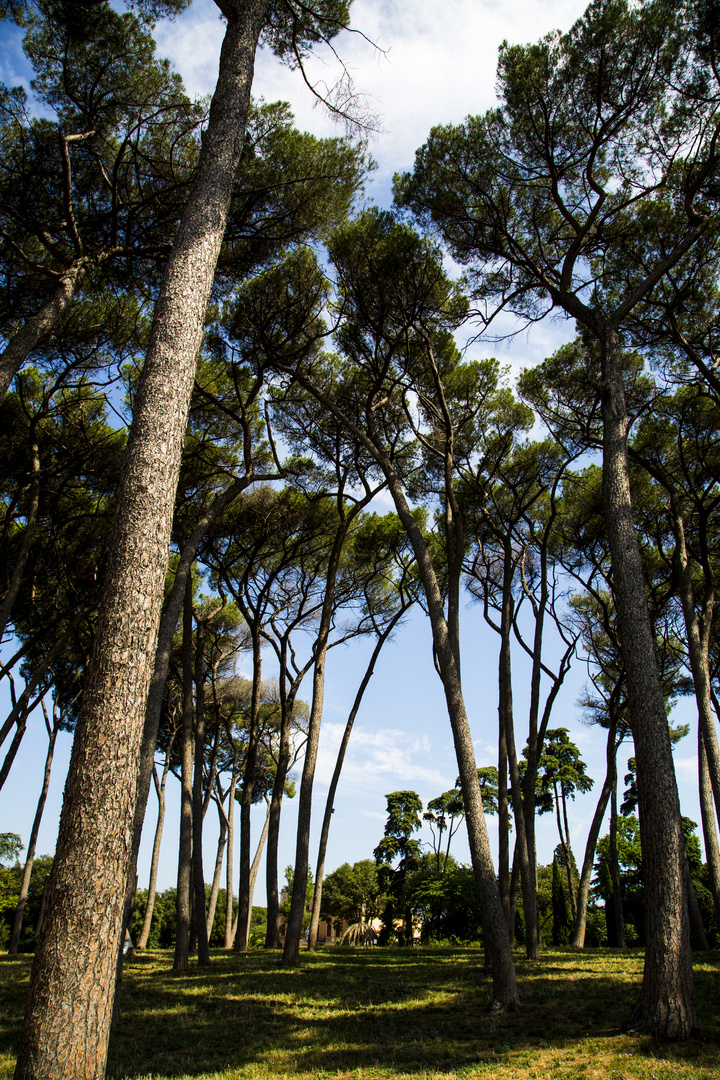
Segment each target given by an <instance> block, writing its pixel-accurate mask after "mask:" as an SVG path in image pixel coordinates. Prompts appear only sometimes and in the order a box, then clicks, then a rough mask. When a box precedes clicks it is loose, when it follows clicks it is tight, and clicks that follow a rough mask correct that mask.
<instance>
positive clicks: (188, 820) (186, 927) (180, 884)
mask: <svg viewBox="0 0 720 1080" xmlns="http://www.w3.org/2000/svg"><path fill="white" fill-rule="evenodd" d="M182 673H183V703H182V728H181V731H180V762H181V772H180V777H181V779H180V844H179V850H178V876H177V896H176V899H175V903H176V908H177V929H176V932H175V960H174V963H173V971H174V972H176V973H178V974H179V973H181V972H183V971H187V970H188V967H189V960H190V906H191V905H190V895H191V894H190V870H191V865H192V837H193V793H192V786H193V785H192V775H193V647H192V579H191V578H189V577H188V579H187V582H186V584H185V605H184V609H183V640H182ZM203 906H204V905H203Z"/></svg>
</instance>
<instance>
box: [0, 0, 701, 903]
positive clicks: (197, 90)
mask: <svg viewBox="0 0 720 1080" xmlns="http://www.w3.org/2000/svg"><path fill="white" fill-rule="evenodd" d="M584 7H585V4H584V3H582V2H577V0H534V2H518V0H505V2H494V0H492V2H490V0H484V2H481V0H413V2H412V3H409V2H405V3H390V2H384V0H355V3H354V5H353V9H352V11H353V24H354V25H355V26H356V27H357V28H358V29H359V30H361V31H362V32H363V34H364V35H366V36H367V37H368V38H370V39H371V40H372V41H374V42H375V43H376V44H377V46H378V47H379V48H378V49H375V48H373V47H372V46H370V45H369V44H368V43H367V41H365V40H364V38H362V37H361V36H359V35H345V36H344V37H343V38H341V39H338V42H337V50H338V53H339V55H340V56H341V57H342V58H343V60H344V61H345V63H346V65H347V67H348V69H349V70H350V72H351V74H352V76H353V78H354V81H355V83H356V85H357V87H358V89H359V90H360V91H361V92H363V93H365V94H366V95H367V98H368V107H369V108H370V109H371V110H372V111H373V112H375V113H376V114H377V115H378V116H379V120H380V124H381V127H382V131H381V134H380V135H379V136H378V137H377V138H376V139H375V140H374V141H372V142H371V144H370V150H371V152H372V154H373V156H374V158H375V159H376V161H377V162H378V168H377V170H376V172H375V174H374V176H373V178H372V180H371V182H370V184H369V185H368V189H367V197H368V198H369V199H370V200H373V201H376V202H379V203H380V204H381V205H388V204H389V200H390V190H391V183H392V176H393V173H394V172H396V171H402V170H405V169H409V168H411V167H412V163H413V155H414V151H415V149H416V148H417V147H418V146H419V145H420V144H421V143H422V142H423V141H424V139H425V138H426V136H427V133H428V131H429V129H430V127H431V126H433V125H435V124H440V123H450V122H458V121H460V120H462V118H463V117H464V116H465V115H467V114H468V113H476V112H481V111H483V110H484V109H486V108H488V107H490V106H491V105H492V104H493V102H494V83H495V64H496V58H497V49H498V46H499V45H500V44H501V42H502V41H503V40H504V39H508V40H510V41H513V42H524V41H532V40H535V39H537V38H538V37H540V36H541V35H543V34H545V33H548V32H550V31H551V30H552V29H554V28H560V29H563V30H564V29H568V28H569V27H570V25H571V24H572V22H573V21H574V19H576V18H577V17H578V16H579V15H580V14H581V13H582V11H583V9H584ZM222 34H223V24H222V22H221V20H220V18H219V14H218V10H217V8H216V7H215V5H214V3H213V2H212V0H195V3H193V4H192V6H191V7H190V8H189V9H188V10H187V12H185V14H184V15H183V16H182V17H181V18H179V19H177V20H175V21H173V22H163V23H161V24H160V25H159V26H158V28H157V33H156V37H157V40H158V49H159V52H160V53H161V55H165V56H168V57H169V58H170V59H171V61H172V62H173V64H174V65H175V67H176V68H177V69H178V70H179V71H180V73H181V74H182V75H183V78H184V79H185V82H186V85H187V88H188V90H189V91H190V92H191V93H193V94H197V95H203V94H208V93H211V91H212V88H213V85H214V81H215V76H216V73H217V64H218V56H219V50H220V43H221V40H222ZM18 47H19V35H18V34H17V33H16V32H15V31H14V30H11V31H10V32H7V33H6V28H5V27H3V35H2V37H1V38H0V68H1V74H2V78H3V80H4V81H5V82H6V83H9V84H10V85H14V84H16V83H18V82H20V81H24V80H26V79H27V77H28V69H27V65H26V64H25V62H24V58H22V56H21V55H20V54H19V52H18ZM380 50H382V51H380ZM337 71H338V67H337V62H336V60H335V59H334V58H333V57H332V56H331V55H330V54H329V53H327V54H325V55H321V56H319V57H317V58H315V59H312V60H311V61H310V63H309V65H308V74H309V76H310V78H311V80H313V81H320V80H324V81H325V82H327V83H332V82H333V81H334V80H335V78H336V77H337ZM254 93H255V95H256V96H260V95H262V96H264V97H265V99H266V100H268V101H272V100H277V99H283V100H286V101H290V103H291V104H292V106H293V109H294V112H295V115H296V120H297V123H298V126H300V127H302V128H304V129H307V130H310V131H313V132H314V133H315V134H318V135H325V134H328V135H329V134H336V133H337V131H336V128H335V127H334V126H333V123H332V121H331V120H330V119H329V118H328V117H327V116H326V115H325V114H324V113H323V112H322V110H321V109H319V108H317V107H315V104H314V99H313V98H312V96H311V95H310V93H309V92H308V91H307V89H306V88H305V87H304V85H303V83H302V80H301V78H300V76H299V74H298V73H297V72H292V71H290V70H288V69H287V68H284V67H281V66H280V65H279V64H278V63H277V61H276V60H275V59H274V58H273V57H272V56H270V55H266V54H262V55H260V56H259V57H258V61H257V65H256V78H255V83H254ZM508 329H514V327H508ZM572 334H573V328H572V326H571V325H569V324H568V323H567V322H566V321H551V320H546V321H545V322H543V323H540V324H538V325H536V326H534V327H533V328H532V329H531V330H530V331H528V332H524V333H522V334H520V335H519V336H517V337H514V338H513V339H512V340H511V341H510V342H509V343H507V344H505V343H496V342H487V343H485V342H482V341H480V342H477V343H475V345H474V346H473V355H475V356H477V357H483V356H497V357H498V359H500V360H502V361H503V362H504V363H509V364H510V365H511V366H512V367H514V368H516V369H517V368H519V367H521V366H525V365H530V364H533V363H535V362H537V361H539V360H541V359H543V358H544V357H545V356H547V355H549V354H550V353H551V352H553V351H554V350H555V349H556V348H557V347H558V345H559V344H561V343H562V342H563V341H566V340H568V339H569V338H570V337H571V336H572ZM365 649H366V647H365V646H351V647H348V648H344V647H341V648H339V649H336V650H333V652H332V654H331V656H330V659H329V661H328V665H327V688H326V705H325V716H324V722H323V734H322V739H321V746H320V758H319V764H318V772H317V781H316V800H315V809H314V829H313V841H312V847H311V859H312V860H313V861H314V858H315V851H316V848H317V840H316V836H317V833H318V831H319V825H320V820H321V817H322V812H323V809H324V802H325V794H326V791H327V785H328V783H329V780H330V776H331V773H332V768H333V763H334V751H335V749H336V747H337V744H338V742H339V738H340V734H341V732H342V728H343V726H344V724H345V719H346V716H347V711H348V709H349V708H350V705H351V704H352V700H353V698H354V695H355V690H356V686H357V683H358V681H359V679H360V678H361V677H362V673H363V670H364V659H363V653H364V651H365ZM463 667H464V683H465V693H466V698H467V705H468V712H469V715H470V719H471V725H472V730H473V736H474V741H475V749H476V756H477V759H478V764H492V763H493V761H494V760H495V757H496V739H497V734H496V729H497V638H496V635H495V634H494V633H493V632H492V631H491V630H489V629H488V628H487V627H486V626H485V625H484V623H483V620H482V613H481V612H480V611H479V610H478V609H477V608H470V607H469V608H468V609H467V610H465V611H464V612H463ZM267 673H268V674H270V671H269V670H268V672H267ZM585 678H586V674H585V670H584V667H583V665H582V664H580V663H577V664H576V665H575V668H574V669H573V671H572V673H571V675H570V676H569V678H568V680H567V682H566V686H565V687H564V688H563V691H562V693H561V695H560V697H559V699H558V702H557V705H556V711H555V714H554V717H553V720H552V721H551V726H554V727H559V726H564V727H568V728H570V730H571V737H572V738H573V739H574V740H575V741H576V742H577V744H578V746H579V747H580V750H581V753H582V755H583V757H584V759H585V761H586V762H587V764H588V771H589V773H590V775H592V776H593V777H594V778H595V779H596V788H595V792H594V793H591V794H590V795H589V796H585V797H582V798H579V799H578V800H577V802H576V803H575V804H573V805H572V807H571V829H572V833H573V843H574V847H575V852H576V857H577V858H578V860H579V861H580V860H581V859H582V853H583V849H584V844H585V838H586V835H587V829H588V826H589V823H590V819H591V817H592V813H593V809H594V802H595V798H596V797H597V793H598V791H599V787H600V784H601V782H602V777H603V773H604V765H605V748H604V737H603V735H602V733H599V732H597V731H596V730H595V729H591V728H587V727H585V726H583V725H581V724H579V723H578V710H577V708H576V707H575V701H576V698H577V696H578V694H579V693H580V690H581V688H582V686H583V684H584V682H585ZM309 694H310V686H309V684H308V685H307V687H306V688H305V692H304V694H301V697H305V698H308V697H309ZM514 697H515V708H516V728H517V732H518V740H519V741H520V740H521V732H522V731H523V728H525V727H526V709H527V670H526V668H525V667H524V665H523V664H522V663H521V662H520V661H518V663H517V666H516V669H515V685H514ZM686 717H687V718H688V719H689V721H690V722H691V723H693V731H694V719H693V710H692V708H691V707H690V704H689V703H688V702H684V703H683V704H682V707H681V708H680V709H679V710H678V711H677V714H676V715H675V716H674V717H673V720H674V721H676V722H677V721H678V720H680V719H684V718H686ZM69 744H70V739H69V737H68V736H62V737H61V739H60V742H59V746H58V751H57V755H56V763H55V767H54V771H53V777H54V778H53V784H52V790H51V797H50V799H49V802H48V806H47V809H46V814H45V820H44V824H43V829H42V833H41V838H40V843H39V847H38V850H39V852H41V853H44V852H52V850H53V847H54V839H55V834H56V830H57V820H58V815H59V808H60V801H61V794H62V785H63V781H64V774H65V770H66V768H67V761H68V758H69ZM44 745H45V739H44V729H43V725H42V717H41V715H40V714H39V713H38V715H37V716H36V717H34V718H33V719H32V720H31V722H30V725H29V731H28V734H27V736H26V738H25V741H24V743H23V746H22V749H21V752H20V754H19V755H18V759H17V761H16V763H15V766H14V769H13V771H12V774H11V777H10V780H9V782H8V784H7V785H6V787H5V789H4V790H3V791H2V792H1V793H0V832H4V831H12V832H18V833H20V834H21V836H22V837H23V840H25V841H27V838H28V835H29V831H30V824H31V821H32V816H33V813H34V808H35V800H36V798H37V793H38V792H39V787H40V781H41V769H42V762H43V758H44ZM630 753H631V750H630V749H629V748H628V749H627V752H625V748H624V747H623V749H622V750H621V752H620V766H619V767H620V772H621V776H622V774H623V772H624V766H625V761H626V758H627V756H629V755H630ZM676 767H677V773H678V781H679V784H680V789H681V799H682V804H683V812H684V813H685V814H687V815H688V816H690V817H692V818H693V819H694V820H696V821H699V810H698V804H697V781H696V776H697V756H696V747H695V743H694V737H693V734H691V735H689V736H688V737H687V738H686V739H685V740H683V741H682V742H681V743H680V744H679V746H678V747H677V749H676ZM456 776H457V766H456V762H455V758H454V752H453V747H452V739H451V735H450V728H449V723H448V720H447V714H446V712H445V705H444V699H443V696H442V690H441V686H440V683H439V680H438V678H437V676H436V674H435V671H434V669H433V666H432V657H431V639H430V630H429V626H428V624H427V623H426V621H425V619H424V618H423V616H422V615H421V614H420V613H415V614H414V615H412V617H411V618H410V619H409V620H408V622H407V624H406V625H405V626H403V627H401V628H400V629H399V630H398V631H397V633H396V636H395V640H394V641H392V642H390V643H389V644H388V645H387V646H386V648H385V652H384V655H383V656H382V658H381V660H380V662H379V664H378V666H377V670H376V675H375V677H374V679H373V681H372V683H371V686H370V688H369V690H368V692H367V694H366V697H365V701H364V704H363V707H362V710H361V713H360V715H359V718H358V721H357V723H356V728H355V731H354V734H353V738H352V742H351V747H350V751H349V754H348V759H347V762H346V767H345V772H344V777H343V780H342V781H341V787H340V792H339V794H338V798H337V799H336V813H335V815H334V818H333V828H332V832H331V838H330V845H329V850H328V857H327V863H326V866H327V868H328V870H330V869H333V868H334V867H335V866H337V865H339V864H340V863H341V862H344V861H350V862H352V861H355V860H356V859H361V858H368V857H370V856H371V853H372V849H373V848H374V847H375V845H376V844H377V843H378V841H379V839H380V837H381V835H382V829H383V823H384V820H385V798H384V796H385V794H386V793H387V792H390V791H394V790H397V789H401V788H411V789H414V790H416V791H417V792H418V793H419V794H420V796H421V798H422V799H423V801H424V802H425V803H426V802H427V801H428V800H429V799H431V798H433V797H434V796H436V795H438V794H440V793H441V792H442V791H444V790H446V789H447V788H450V787H452V786H453V784H454V781H455V777H456ZM168 787H169V792H168V803H169V806H168V815H167V819H166V826H165V841H164V845H163V854H162V860H161V871H160V887H161V888H164V887H167V886H169V885H171V884H173V883H174V876H175V866H176V852H177V818H178V805H177V792H176V787H177V785H176V784H175V783H174V782H173V781H170V782H169V784H168ZM155 808H156V803H155V801H154V795H153V794H152V793H151V796H150V803H149V811H148V820H147V825H146V829H145V838H144V845H143V854H142V857H141V864H140V885H141V886H143V885H144V884H145V883H146V881H147V873H148V867H149V851H150V845H151V843H152V832H153V829H154V816H155ZM210 814H212V811H211V812H210ZM294 818H295V809H294V805H293V803H292V802H286V806H285V811H284V823H283V827H282V841H281V844H282V847H281V855H280V864H281V866H284V865H286V864H287V863H291V862H292V861H293V859H294ZM538 824H539V859H540V861H541V862H547V861H549V860H550V858H551V857H552V849H553V847H554V846H555V844H556V843H557V837H556V834H555V826H554V821H553V820H552V819H551V817H549V816H548V817H545V818H541V819H539V823H538ZM258 830H259V822H258ZM490 831H491V841H492V845H493V850H494V851H495V850H496V842H495V835H494V830H493V827H492V820H491V821H490ZM425 835H426V838H427V839H429V834H425ZM212 847H213V838H212V827H211V826H209V827H208V837H207V840H206V874H207V875H209V874H210V873H211V869H212V864H213V862H214V852H213V850H212ZM454 851H455V854H456V855H457V856H458V857H459V858H461V859H466V858H467V855H468V853H467V843H466V841H465V839H464V835H463V833H462V831H461V832H460V833H459V834H458V836H457V838H456V839H455V841H454ZM236 865H237V855H236ZM256 902H257V903H263V902H264V880H263V878H262V871H261V875H260V877H259V879H258V885H257V891H256Z"/></svg>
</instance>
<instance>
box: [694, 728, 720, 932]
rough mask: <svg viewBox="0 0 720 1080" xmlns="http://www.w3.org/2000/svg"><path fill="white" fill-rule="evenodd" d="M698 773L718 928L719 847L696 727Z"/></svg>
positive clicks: (700, 742) (719, 888)
mask: <svg viewBox="0 0 720 1080" xmlns="http://www.w3.org/2000/svg"><path fill="white" fill-rule="evenodd" d="M698 771H699V774H700V776H699V780H700V813H701V816H702V828H703V839H704V841H705V858H706V859H707V865H708V872H709V877H710V891H711V893H712V898H713V909H714V911H715V922H716V923H717V925H718V926H719V927H720V846H719V845H718V834H717V824H716V818H715V808H714V806H713V793H712V787H711V783H710V774H709V772H708V763H707V754H706V752H705V740H704V738H703V733H702V728H700V727H698Z"/></svg>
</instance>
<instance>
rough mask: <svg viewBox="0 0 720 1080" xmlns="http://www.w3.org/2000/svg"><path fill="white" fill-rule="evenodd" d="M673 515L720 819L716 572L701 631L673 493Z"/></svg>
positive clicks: (701, 721)
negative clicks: (714, 685)
mask: <svg viewBox="0 0 720 1080" xmlns="http://www.w3.org/2000/svg"><path fill="white" fill-rule="evenodd" d="M670 505H671V507H672V515H673V534H674V537H675V556H676V559H677V564H678V568H679V574H678V588H679V592H680V599H681V601H682V608H683V616H684V619H685V634H686V637H687V642H688V656H689V658H690V671H691V673H692V679H693V687H694V690H695V699H696V701H697V710H698V723H699V726H700V730H701V731H702V733H703V740H704V743H705V752H706V756H707V764H708V770H709V774H710V782H711V785H712V791H713V797H714V799H715V813H716V814H717V816H718V817H720V746H719V745H718V737H717V731H716V729H715V717H714V716H713V710H712V692H711V688H710V662H709V659H708V649H709V643H710V625H711V623H712V609H713V603H714V588H712V585H711V584H710V582H707V578H708V577H710V576H711V574H712V571H711V570H710V568H709V567H708V568H707V570H706V573H705V576H706V585H707V586H708V587H707V588H706V595H705V597H704V603H703V608H704V612H703V624H704V625H703V626H702V628H701V626H700V623H699V620H698V615H697V609H696V605H695V594H694V590H693V585H692V578H691V576H690V566H689V560H688V554H687V547H686V544H685V523H684V521H683V517H682V514H681V511H680V502H679V499H678V497H677V495H676V494H675V493H674V492H673V493H672V494H671V497H670Z"/></svg>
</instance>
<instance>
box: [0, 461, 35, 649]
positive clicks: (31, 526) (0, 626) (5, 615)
mask: <svg viewBox="0 0 720 1080" xmlns="http://www.w3.org/2000/svg"><path fill="white" fill-rule="evenodd" d="M30 464H31V472H30V477H31V479H30V491H29V493H28V508H27V513H26V515H25V517H26V520H25V529H24V530H23V538H22V543H21V544H20V551H19V552H18V557H17V562H16V563H15V566H14V568H13V572H12V575H11V577H10V582H9V584H8V589H7V592H6V593H5V596H4V597H3V603H2V608H0V640H2V638H3V637H4V636H5V629H6V627H7V624H8V621H9V619H10V615H11V613H12V609H13V605H14V603H15V600H16V598H17V594H18V592H19V591H20V583H21V582H22V576H23V573H24V571H25V566H26V564H27V560H28V555H29V554H30V545H31V543H32V539H33V535H34V533H35V524H36V522H37V512H38V504H39V502H40V451H39V449H38V445H37V443H36V442H33V444H32V446H31V448H30Z"/></svg>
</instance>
